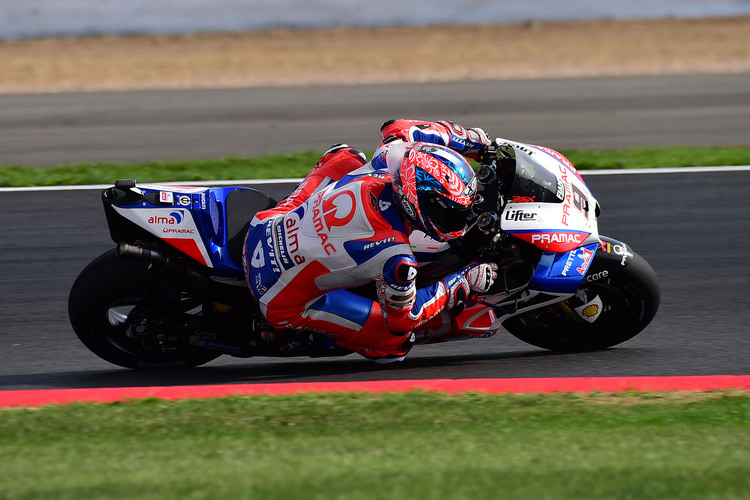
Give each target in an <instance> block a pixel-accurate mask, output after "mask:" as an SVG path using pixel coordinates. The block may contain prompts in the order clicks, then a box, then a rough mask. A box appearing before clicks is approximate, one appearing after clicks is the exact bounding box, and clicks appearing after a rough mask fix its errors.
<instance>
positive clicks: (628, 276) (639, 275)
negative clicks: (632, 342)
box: [503, 252, 660, 352]
mask: <svg viewBox="0 0 750 500" xmlns="http://www.w3.org/2000/svg"><path fill="white" fill-rule="evenodd" d="M580 292H583V294H585V295H586V296H588V297H595V296H599V297H600V298H601V299H602V302H603V307H602V312H601V313H600V315H599V317H597V319H596V321H594V322H593V323H589V322H588V321H586V320H585V319H583V318H581V317H580V316H579V315H578V314H577V313H576V312H575V311H574V308H575V307H576V306H579V305H581V304H580V301H579V300H578V299H576V298H571V299H568V300H566V301H563V302H560V303H557V304H553V305H551V306H547V307H544V308H541V309H538V310H534V311H529V312H526V313H523V314H520V315H518V316H514V317H512V318H509V319H508V320H506V321H505V322H504V323H503V327H504V328H505V329H506V330H508V331H509V332H510V333H511V334H513V335H514V336H515V337H517V338H519V339H520V340H523V341H524V342H527V343H529V344H531V345H535V346H537V347H541V348H543V349H549V350H552V351H568V352H580V351H593V350H600V349H606V348H608V347H612V346H614V345H617V344H620V343H622V342H625V341H626V340H629V339H631V338H633V337H635V336H636V335H637V334H638V333H640V332H641V331H642V330H643V329H644V328H646V326H648V324H649V323H650V322H651V320H652V319H653V318H654V316H655V315H656V311H657V310H658V308H659V301H660V291H659V283H658V280H657V277H656V273H655V272H654V270H653V269H652V268H651V266H650V265H649V264H648V262H646V260H644V259H643V258H642V257H641V256H640V255H638V254H637V253H635V252H633V258H632V260H631V261H630V262H629V263H628V265H626V266H624V267H621V266H620V264H619V263H614V264H611V267H610V269H609V277H608V278H607V279H603V280H595V281H590V282H589V281H584V283H583V284H582V285H581V287H580V289H579V293H580Z"/></svg>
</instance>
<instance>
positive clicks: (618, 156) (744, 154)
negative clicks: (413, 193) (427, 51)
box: [0, 148, 750, 187]
mask: <svg viewBox="0 0 750 500" xmlns="http://www.w3.org/2000/svg"><path fill="white" fill-rule="evenodd" d="M561 152H562V153H563V154H564V155H566V156H567V157H568V158H569V159H570V160H571V161H572V162H573V164H574V165H576V166H577V167H578V168H579V169H581V170H586V169H611V168H651V167H693V166H710V165H750V148H669V149H643V148H640V149H626V150H618V151H580V150H563V151H561ZM321 154H322V151H312V152H307V153H300V154H285V155H271V156H263V157H258V158H219V159H216V160H200V161H154V162H149V163H140V164H112V163H101V164H88V163H85V164H80V165H68V166H53V167H44V168H42V167H24V166H10V167H0V186H6V187H18V186H54V185H80V184H111V183H112V182H113V181H114V180H116V179H131V178H135V179H138V180H140V181H141V182H168V181H212V180H237V179H273V178H299V177H304V176H305V175H306V174H307V172H309V171H310V168H312V166H313V165H314V164H315V163H316V162H317V160H318V158H319V157H320V155H321Z"/></svg>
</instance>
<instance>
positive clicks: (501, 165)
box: [68, 139, 660, 369]
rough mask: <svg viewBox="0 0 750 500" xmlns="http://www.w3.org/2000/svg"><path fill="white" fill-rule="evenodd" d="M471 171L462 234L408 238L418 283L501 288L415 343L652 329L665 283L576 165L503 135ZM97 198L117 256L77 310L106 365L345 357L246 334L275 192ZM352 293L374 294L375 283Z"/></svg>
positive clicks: (96, 272)
mask: <svg viewBox="0 0 750 500" xmlns="http://www.w3.org/2000/svg"><path fill="white" fill-rule="evenodd" d="M476 176H477V181H478V195H477V200H476V203H475V205H474V208H473V212H472V216H471V217H470V220H469V222H470V225H469V229H468V230H467V231H466V234H465V235H464V236H463V237H462V238H460V239H459V240H456V241H452V242H449V243H441V242H437V241H435V240H432V239H430V238H428V237H427V236H426V235H424V234H423V233H419V232H415V233H413V234H412V236H411V243H412V247H413V249H414V253H415V256H416V257H417V260H418V262H419V263H420V267H419V272H418V278H417V279H418V282H417V286H418V287H423V286H427V285H429V284H431V283H434V282H435V281H437V280H439V279H441V278H442V277H443V276H445V275H446V274H448V273H449V272H452V271H455V270H458V269H461V268H463V267H465V266H466V265H467V264H469V263H470V262H476V261H481V262H494V263H496V264H497V265H498V279H497V280H496V282H495V284H494V285H493V286H492V288H490V290H489V291H488V292H487V293H483V294H481V295H478V296H472V297H471V300H467V301H466V303H465V304H464V305H463V306H462V307H461V308H459V309H457V310H455V311H452V312H443V313H441V316H439V317H437V318H434V320H431V321H429V322H427V323H426V324H424V325H421V326H420V327H419V328H418V329H417V330H416V331H415V337H416V339H417V341H416V343H417V345H419V344H427V343H438V342H444V341H447V340H459V339H467V338H478V337H480V338H481V337H487V336H492V335H493V334H494V333H495V332H496V331H497V330H498V329H500V327H502V328H503V329H505V330H506V331H508V332H509V333H511V334H512V335H514V336H516V337H518V338H519V339H521V340H523V341H525V342H527V343H529V344H532V345H534V346H537V347H541V348H545V349H550V350H554V351H586V350H597V349H605V348H608V347H611V346H614V345H617V344H620V343H621V342H624V341H626V340H628V339H630V338H632V337H633V336H635V335H637V334H638V333H639V332H641V331H642V330H643V329H644V328H645V327H646V326H647V325H648V324H649V323H650V322H651V320H652V319H653V317H654V316H655V314H656V312H657V309H658V307H659V300H660V291H659V285H658V281H657V277H656V274H655V273H654V271H653V269H652V268H651V266H650V265H649V264H648V263H647V262H646V261H645V260H644V259H643V258H642V257H641V256H639V255H638V254H637V253H636V252H634V251H633V250H632V249H631V248H630V247H629V246H628V245H627V244H626V243H623V242H621V241H618V240H615V239H612V238H609V237H606V236H602V235H600V234H599V232H598V226H597V217H598V216H599V214H600V207H599V203H598V202H597V200H596V199H595V198H594V196H593V195H592V194H591V192H590V190H589V189H588V187H587V186H586V183H585V182H584V180H583V179H582V177H581V176H580V175H579V173H578V172H577V171H576V169H575V167H574V166H573V165H572V164H571V163H570V161H568V159H567V158H565V157H564V156H563V155H562V154H560V153H559V152H557V151H555V150H552V149H549V148H546V147H543V146H535V145H531V144H524V143H520V142H515V141H511V140H507V139H497V140H496V141H495V142H494V145H493V147H491V148H490V150H489V151H488V153H487V154H486V155H485V157H484V159H483V160H482V161H481V163H480V164H479V165H478V169H477V172H476ZM102 201H103V204H104V211H105V214H106V218H107V223H108V226H109V231H110V235H111V237H112V240H113V241H114V242H115V243H116V248H113V249H112V250H110V251H108V252H106V253H104V254H102V255H101V256H99V257H98V258H96V259H95V260H93V261H92V262H91V263H90V264H88V266H86V267H85V268H84V269H83V271H82V272H81V273H80V275H79V276H78V278H77V279H76V281H75V283H74V284H73V287H72V289H71V292H70V297H69V302H68V312H69V317H70V322H71V324H72V326H73V329H74V331H75V333H76V335H77V336H78V338H79V339H80V340H81V341H82V342H83V344H84V345H85V346H86V347H87V348H89V349H90V350H91V351H92V352H94V353H95V354H97V355H98V356H99V357H101V358H103V359H104V360H106V361H109V362H111V363H114V364H116V365H120V366H123V367H126V368H133V369H163V368H178V367H194V366H198V365H201V364H204V363H207V362H209V361H211V360H213V359H215V358H217V357H218V356H221V355H224V354H227V355H231V356H237V357H251V356H312V357H319V356H340V355H346V354H350V352H348V351H346V350H343V349H341V348H339V347H338V346H336V344H335V342H334V341H333V340H332V339H331V338H329V337H327V336H326V335H324V334H323V333H320V332H305V331H288V332H283V333H282V335H285V336H286V337H287V338H286V340H288V342H286V341H285V342H282V343H279V345H280V346H282V347H279V348H273V347H270V346H269V345H268V344H266V343H264V342H260V341H259V339H258V338H255V336H254V335H253V334H251V332H252V331H253V324H254V322H256V321H258V320H259V319H261V318H262V317H261V316H260V312H259V309H258V306H257V304H256V303H255V302H254V301H253V299H252V297H251V295H250V292H249V288H248V286H247V284H246V281H245V275H244V272H243V267H242V260H243V259H242V252H243V246H244V245H243V243H244V237H245V234H246V232H247V229H248V226H249V221H250V219H252V215H253V214H254V213H256V212H258V211H260V210H264V209H266V208H270V207H272V206H274V205H275V204H276V201H275V200H273V199H271V198H270V197H269V196H267V195H266V194H264V193H262V192H260V191H257V190H254V189H251V188H247V187H241V186H233V187H186V186H173V185H156V184H142V185H141V184H136V182H135V181H134V180H118V181H117V182H115V184H114V186H113V187H110V188H108V189H106V190H104V191H103V192H102ZM354 291H355V292H356V293H361V294H363V295H366V296H370V297H371V298H374V297H376V295H375V287H374V286H365V287H360V288H358V289H356V290H354ZM446 316H448V317H446ZM289 346H294V347H293V348H289Z"/></svg>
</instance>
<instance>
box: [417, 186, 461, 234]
mask: <svg viewBox="0 0 750 500" xmlns="http://www.w3.org/2000/svg"><path fill="white" fill-rule="evenodd" d="M422 209H423V211H424V215H425V216H426V218H427V220H429V221H430V222H431V223H432V224H433V225H434V226H435V227H436V228H437V229H438V230H439V231H440V232H441V233H453V232H455V231H463V230H464V229H466V224H467V222H468V220H469V215H470V214H471V207H470V206H469V207H466V206H463V205H448V204H447V203H445V201H444V200H443V199H442V198H441V196H440V195H439V194H437V193H425V194H424V203H423V204H422Z"/></svg>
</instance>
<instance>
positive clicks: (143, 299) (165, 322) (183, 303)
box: [68, 250, 221, 370]
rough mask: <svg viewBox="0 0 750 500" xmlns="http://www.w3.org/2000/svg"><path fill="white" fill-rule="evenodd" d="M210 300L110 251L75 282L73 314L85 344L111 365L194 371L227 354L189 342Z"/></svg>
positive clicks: (167, 275) (168, 276)
mask: <svg viewBox="0 0 750 500" xmlns="http://www.w3.org/2000/svg"><path fill="white" fill-rule="evenodd" d="M207 301H210V298H209V297H204V296H203V294H202V293H201V292H200V290H199V289H198V287H196V286H193V285H191V284H190V283H187V282H184V281H182V280H179V279H178V278H176V277H175V276H174V275H173V274H170V273H167V272H165V271H163V270H160V269H158V268H152V266H151V264H150V263H148V262H145V261H141V260H134V259H128V258H121V257H118V256H117V255H116V251H115V250H110V251H109V252H106V253H104V254H102V255H101V256H99V257H98V258H96V259H95V260H94V261H92V262H91V263H90V264H89V265H88V266H86V268H85V269H84V270H83V271H82V272H81V274H80V275H79V276H78V278H77V279H76V281H75V282H74V283H73V287H72V289H71V291H70V296H69V298H68V316H69V318H70V323H71V325H72V326H73V330H74V331H75V333H76V335H77V336H78V338H79V339H80V340H81V342H83V344H84V345H85V346H86V347H87V348H89V349H90V350H91V351H92V352H93V353H94V354H96V355H97V356H99V357H100V358H102V359H104V360H106V361H109V362H110V363H113V364H116V365H119V366H122V367H125V368H133V369H146V370H147V369H151V370H154V369H174V368H189V367H194V366H198V365H202V364H204V363H207V362H209V361H211V360H213V359H216V358H217V357H218V356H220V355H221V353H217V352H215V351H208V350H204V349H200V348H196V347H194V346H191V345H189V344H188V343H187V337H188V336H189V335H188V331H189V326H188V325H190V324H191V323H193V322H194V321H195V320H196V319H197V320H200V319H201V316H202V313H203V309H204V305H205V304H206V303H207Z"/></svg>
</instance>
